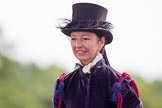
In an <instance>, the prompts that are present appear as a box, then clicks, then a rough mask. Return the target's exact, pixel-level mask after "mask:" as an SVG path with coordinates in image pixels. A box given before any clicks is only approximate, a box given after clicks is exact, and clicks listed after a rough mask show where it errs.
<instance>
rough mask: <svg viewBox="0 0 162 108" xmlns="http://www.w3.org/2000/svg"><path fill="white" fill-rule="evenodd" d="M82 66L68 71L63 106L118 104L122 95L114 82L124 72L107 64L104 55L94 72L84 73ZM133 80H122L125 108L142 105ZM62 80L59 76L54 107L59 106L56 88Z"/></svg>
mask: <svg viewBox="0 0 162 108" xmlns="http://www.w3.org/2000/svg"><path fill="white" fill-rule="evenodd" d="M82 68H83V67H82V66H80V67H79V68H78V69H76V70H75V71H73V72H71V73H69V74H68V75H66V77H65V80H64V88H63V91H62V92H63V99H62V104H61V108H117V98H118V97H117V95H115V94H117V91H116V89H115V88H114V86H115V84H116V83H117V82H118V80H119V77H120V75H121V74H120V73H119V72H117V71H116V70H114V69H113V68H112V67H110V65H106V64H105V61H104V59H102V60H100V61H99V62H98V63H97V64H96V65H95V66H94V67H93V68H91V70H90V72H91V73H90V74H85V73H83V71H82ZM129 82H130V81H129V79H124V81H123V82H122V89H121V92H122V96H123V107H122V108H142V102H141V100H140V98H138V96H137V94H136V93H135V91H134V89H133V87H132V85H131V84H130V83H129ZM59 83H60V79H59V78H58V79H57V81H56V83H55V89H54V96H53V105H54V108H58V101H59V98H58V97H57V96H56V91H57V90H58V89H59V87H58V86H59ZM115 96H116V97H115Z"/></svg>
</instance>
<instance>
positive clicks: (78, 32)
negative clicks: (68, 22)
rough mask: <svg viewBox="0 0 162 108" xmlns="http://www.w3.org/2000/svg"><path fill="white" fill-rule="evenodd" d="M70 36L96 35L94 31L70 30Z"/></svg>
mask: <svg viewBox="0 0 162 108" xmlns="http://www.w3.org/2000/svg"><path fill="white" fill-rule="evenodd" d="M70 36H97V35H96V34H95V33H93V32H87V31H77V32H76V31H75V32H71V35H70Z"/></svg>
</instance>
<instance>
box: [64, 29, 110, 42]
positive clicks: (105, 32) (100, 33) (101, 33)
mask: <svg viewBox="0 0 162 108" xmlns="http://www.w3.org/2000/svg"><path fill="white" fill-rule="evenodd" d="M61 31H62V33H64V34H65V35H67V36H70V35H71V32H78V31H86V32H92V33H96V34H97V35H98V36H105V37H106V43H105V45H107V44H110V43H111V42H112V40H113V35H112V33H111V32H110V31H108V30H105V29H100V28H79V29H78V28H77V29H74V28H72V29H69V28H68V29H62V30H61Z"/></svg>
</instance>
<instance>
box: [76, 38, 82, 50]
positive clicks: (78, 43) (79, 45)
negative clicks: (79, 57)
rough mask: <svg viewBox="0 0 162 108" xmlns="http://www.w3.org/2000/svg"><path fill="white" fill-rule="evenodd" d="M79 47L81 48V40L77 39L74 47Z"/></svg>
mask: <svg viewBox="0 0 162 108" xmlns="http://www.w3.org/2000/svg"><path fill="white" fill-rule="evenodd" d="M81 46H82V42H81V40H79V39H78V40H77V41H76V43H75V47H76V48H80V47H81Z"/></svg>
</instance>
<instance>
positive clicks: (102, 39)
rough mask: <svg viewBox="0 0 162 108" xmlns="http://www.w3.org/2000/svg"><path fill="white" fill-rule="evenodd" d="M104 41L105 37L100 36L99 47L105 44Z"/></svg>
mask: <svg viewBox="0 0 162 108" xmlns="http://www.w3.org/2000/svg"><path fill="white" fill-rule="evenodd" d="M105 42H106V38H105V36H102V37H101V39H100V46H101V49H102V48H103V46H104V45H105Z"/></svg>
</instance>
